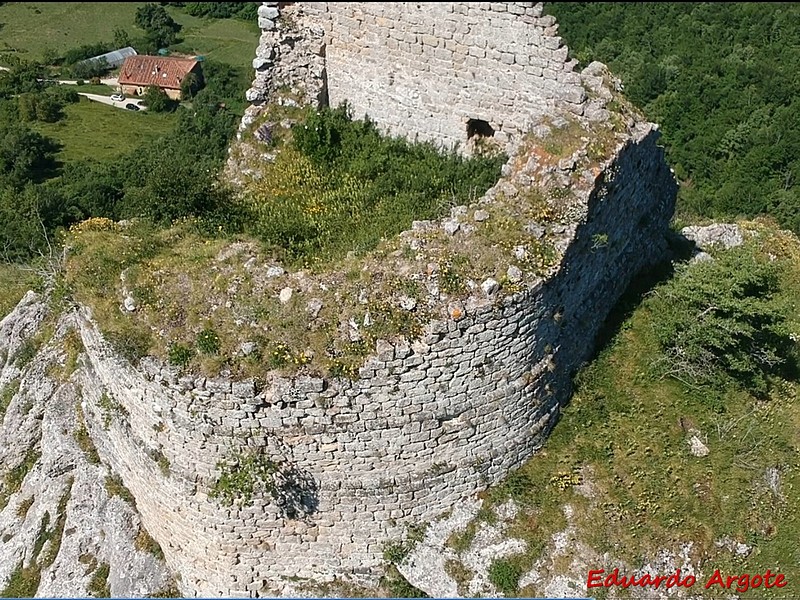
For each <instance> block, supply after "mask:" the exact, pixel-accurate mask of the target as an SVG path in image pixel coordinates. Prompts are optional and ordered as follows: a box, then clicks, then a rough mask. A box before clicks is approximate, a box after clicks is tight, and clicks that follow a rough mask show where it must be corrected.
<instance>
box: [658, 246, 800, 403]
mask: <svg viewBox="0 0 800 600" xmlns="http://www.w3.org/2000/svg"><path fill="white" fill-rule="evenodd" d="M782 285H783V284H782V273H781V266H780V265H779V263H777V262H774V261H770V260H769V259H768V258H765V257H761V256H759V255H758V254H756V252H755V251H754V249H753V248H752V247H749V246H745V247H740V248H736V249H733V250H730V251H728V252H725V253H723V254H721V255H720V256H719V257H718V258H717V259H716V260H714V261H709V262H703V263H699V264H695V265H690V266H684V267H683V268H681V269H679V270H678V273H677V276H676V277H675V278H674V279H672V280H670V281H669V282H668V283H666V284H664V285H663V286H661V287H660V288H659V289H658V291H657V295H656V298H655V299H654V306H653V327H654V329H655V333H656V336H657V339H658V342H659V344H660V346H661V349H662V351H663V353H664V359H663V360H662V361H661V364H662V365H663V370H664V373H665V374H666V375H669V376H672V377H675V378H677V379H680V380H682V381H684V382H687V383H690V384H697V383H703V382H705V383H709V382H710V383H714V384H716V385H725V384H726V383H727V382H729V381H733V382H735V383H736V384H738V385H740V386H741V387H742V388H743V389H745V390H747V391H748V392H751V393H752V394H754V395H757V396H763V395H765V394H766V393H767V392H768V391H769V389H770V387H771V381H772V379H773V377H774V376H778V375H780V376H784V377H792V376H793V375H794V374H795V370H796V364H795V359H794V348H795V342H793V341H792V339H791V336H790V329H789V323H788V315H789V308H790V307H789V305H788V304H787V301H786V299H785V295H784V294H783V293H782Z"/></svg>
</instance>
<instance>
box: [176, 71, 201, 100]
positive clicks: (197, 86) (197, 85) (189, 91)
mask: <svg viewBox="0 0 800 600" xmlns="http://www.w3.org/2000/svg"><path fill="white" fill-rule="evenodd" d="M202 87H203V78H202V76H201V75H198V74H197V73H195V72H194V71H192V72H191V73H189V74H188V75H186V77H184V78H183V81H182V82H181V99H182V100H191V99H192V98H194V97H195V95H196V94H197V92H199V91H200V90H201V89H202Z"/></svg>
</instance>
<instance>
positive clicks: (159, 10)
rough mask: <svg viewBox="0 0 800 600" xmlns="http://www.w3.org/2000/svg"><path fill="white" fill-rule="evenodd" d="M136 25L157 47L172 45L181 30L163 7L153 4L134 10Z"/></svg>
mask: <svg viewBox="0 0 800 600" xmlns="http://www.w3.org/2000/svg"><path fill="white" fill-rule="evenodd" d="M136 25H138V26H139V27H141V28H142V29H144V30H145V31H146V32H147V35H148V38H149V39H150V40H151V41H152V42H153V43H154V44H155V45H156V46H158V47H166V46H169V45H171V44H174V43H175V42H176V41H177V39H178V32H179V31H180V29H181V26H180V25H179V24H178V23H176V22H175V20H174V19H173V18H172V17H171V16H169V13H168V12H167V11H166V9H165V8H164V7H163V6H159V5H158V4H153V3H148V4H145V5H143V6H140V7H139V8H137V9H136Z"/></svg>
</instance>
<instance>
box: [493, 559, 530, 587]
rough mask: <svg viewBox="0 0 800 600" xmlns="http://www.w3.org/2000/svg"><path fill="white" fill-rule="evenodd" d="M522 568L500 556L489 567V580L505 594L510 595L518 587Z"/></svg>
mask: <svg viewBox="0 0 800 600" xmlns="http://www.w3.org/2000/svg"><path fill="white" fill-rule="evenodd" d="M520 577H522V569H520V568H519V566H518V565H516V564H514V563H513V562H511V561H508V560H506V559H504V558H500V559H498V560H496V561H494V562H493V563H492V565H491V566H490V567H489V581H491V582H492V584H493V585H494V586H495V587H496V588H497V589H498V590H500V591H501V592H503V593H504V594H505V595H506V596H511V595H512V594H514V593H516V592H517V589H518V588H519V578H520Z"/></svg>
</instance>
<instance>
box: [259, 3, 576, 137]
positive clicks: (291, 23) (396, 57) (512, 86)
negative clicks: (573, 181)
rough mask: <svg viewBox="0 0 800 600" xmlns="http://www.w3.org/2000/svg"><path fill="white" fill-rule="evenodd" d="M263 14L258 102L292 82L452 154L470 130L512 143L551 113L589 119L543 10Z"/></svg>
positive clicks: (456, 7) (304, 8)
mask: <svg viewBox="0 0 800 600" xmlns="http://www.w3.org/2000/svg"><path fill="white" fill-rule="evenodd" d="M282 11H283V12H282ZM260 12H261V15H262V17H261V19H260V21H259V22H260V24H261V27H262V29H263V35H262V39H261V43H260V44H259V48H258V51H257V57H256V59H255V61H254V63H253V64H254V67H255V68H256V70H257V73H256V81H255V82H254V86H253V88H252V89H251V90H250V91H249V95H248V99H250V100H251V101H254V102H259V101H260V100H264V99H266V98H267V97H268V96H269V93H270V91H271V89H274V88H275V87H277V86H279V85H285V84H287V83H292V82H293V81H294V82H297V83H298V84H299V85H301V87H304V88H309V89H313V92H312V93H311V94H310V95H311V96H312V97H316V98H319V99H323V100H324V101H327V102H329V103H330V105H331V106H338V105H339V104H341V103H343V102H347V103H349V105H350V106H351V107H352V108H353V112H354V115H355V116H356V117H358V118H362V117H364V116H365V115H368V116H369V117H370V118H371V119H373V120H374V121H376V122H377V124H378V125H379V126H380V127H382V128H383V129H384V131H386V132H388V133H391V134H393V135H403V136H406V137H409V138H411V139H418V140H419V141H431V142H434V143H436V144H439V145H442V146H445V147H456V146H460V147H463V146H464V144H465V143H466V142H467V136H468V131H467V129H468V121H469V120H470V119H477V120H481V121H485V122H487V123H488V124H489V125H490V126H491V128H492V129H493V130H494V132H495V133H494V137H495V138H496V139H497V140H498V141H500V142H501V143H507V142H513V141H515V140H516V139H518V138H519V136H520V135H521V134H522V133H524V132H526V131H527V130H528V129H529V125H530V123H531V120H532V119H535V118H537V117H538V116H540V115H542V114H546V113H550V112H552V108H553V106H555V105H558V106H561V107H562V108H566V109H567V110H568V111H570V112H572V113H574V114H578V115H580V114H583V113H584V108H585V105H586V101H587V95H586V91H585V90H584V87H583V86H582V85H581V78H580V76H579V74H578V73H576V72H574V67H575V64H576V63H575V61H572V60H568V59H567V53H568V49H567V47H566V46H564V45H563V43H562V41H561V38H560V37H559V36H558V35H557V30H558V26H557V25H556V23H555V19H554V18H553V17H551V16H548V15H542V5H541V3H539V4H535V3H533V2H492V3H490V2H455V3H454V2H423V3H415V2H376V3H366V2H299V3H294V4H293V5H292V6H288V7H285V8H283V9H279V8H278V7H277V3H274V2H267V3H264V6H262V7H261V11H260ZM284 21H287V22H284ZM287 32H288V33H287ZM291 32H295V33H291ZM298 32H299V34H300V35H298ZM298 38H299V40H303V41H302V42H300V41H298ZM287 71H290V72H292V73H293V74H294V77H288V78H287ZM270 82H272V85H271V83H270Z"/></svg>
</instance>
